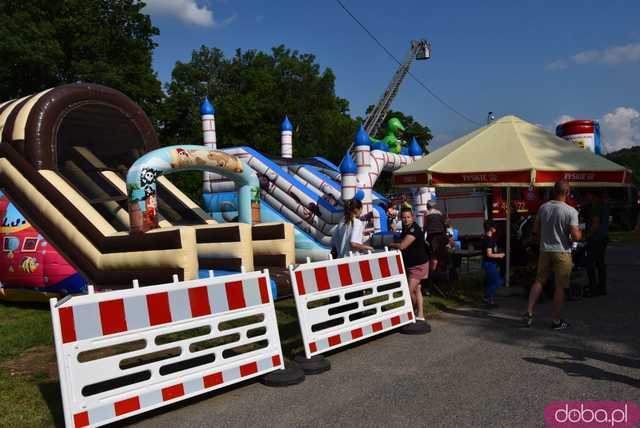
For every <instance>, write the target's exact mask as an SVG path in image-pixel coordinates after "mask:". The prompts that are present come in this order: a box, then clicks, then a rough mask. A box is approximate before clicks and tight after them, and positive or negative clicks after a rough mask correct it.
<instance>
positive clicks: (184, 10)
mask: <svg viewBox="0 0 640 428" xmlns="http://www.w3.org/2000/svg"><path fill="white" fill-rule="evenodd" d="M144 2H145V3H146V6H145V8H144V11H145V12H146V13H149V14H150V15H158V16H162V15H164V16H174V17H176V18H178V19H179V20H181V21H182V22H185V23H187V24H191V25H198V26H202V27H209V28H218V27H223V26H225V25H228V24H230V23H231V22H232V21H233V20H234V19H235V18H236V15H235V14H234V15H233V16H231V17H229V18H226V19H224V20H222V21H218V20H216V19H215V18H214V15H213V10H211V9H209V6H207V5H206V4H198V1H196V0H144Z"/></svg>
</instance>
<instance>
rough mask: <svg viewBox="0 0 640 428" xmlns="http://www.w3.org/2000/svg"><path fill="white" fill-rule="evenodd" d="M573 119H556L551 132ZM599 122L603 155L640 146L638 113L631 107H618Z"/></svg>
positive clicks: (570, 117) (567, 117)
mask: <svg viewBox="0 0 640 428" xmlns="http://www.w3.org/2000/svg"><path fill="white" fill-rule="evenodd" d="M573 119H574V117H573V116H570V115H567V114H563V115H562V116H560V117H558V118H557V119H556V120H555V122H554V126H553V130H552V132H555V128H556V126H558V125H559V124H561V123H564V122H568V121H570V120H573ZM584 119H586V118H584ZM599 122H600V131H601V134H602V149H603V151H604V152H605V153H611V152H615V151H616V150H620V149H624V148H626V147H632V146H637V145H640V111H638V110H636V109H634V108H633V107H618V108H616V109H615V110H613V111H612V112H609V113H607V114H605V115H604V116H602V117H601V118H600V119H599Z"/></svg>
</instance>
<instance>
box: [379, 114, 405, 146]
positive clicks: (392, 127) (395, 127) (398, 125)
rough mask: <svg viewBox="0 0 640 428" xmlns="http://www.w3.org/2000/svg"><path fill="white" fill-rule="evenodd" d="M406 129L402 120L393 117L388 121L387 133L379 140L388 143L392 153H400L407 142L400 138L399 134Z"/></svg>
mask: <svg viewBox="0 0 640 428" xmlns="http://www.w3.org/2000/svg"><path fill="white" fill-rule="evenodd" d="M404 131H405V129H404V126H403V125H402V122H400V119H398V118H397V117H392V118H391V119H389V121H388V122H387V133H386V134H385V136H384V137H383V138H382V140H380V141H379V142H380V143H382V144H386V145H387V147H389V151H390V152H391V153H395V154H399V153H400V151H401V150H402V146H404V145H406V144H407V142H406V141H404V140H401V139H400V138H398V136H399V134H400V133H401V132H404Z"/></svg>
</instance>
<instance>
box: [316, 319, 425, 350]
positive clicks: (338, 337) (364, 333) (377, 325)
mask: <svg viewBox="0 0 640 428" xmlns="http://www.w3.org/2000/svg"><path fill="white" fill-rule="evenodd" d="M412 321H413V312H407V313H404V314H401V315H394V316H392V317H389V318H386V319H382V320H377V321H375V322H373V323H371V324H367V325H365V326H362V327H357V328H351V329H349V330H346V331H343V332H340V333H337V334H336V333H334V334H332V335H330V336H327V337H324V338H322V339H318V340H315V341H313V342H309V343H308V344H307V347H308V351H309V354H310V355H316V354H321V353H323V352H326V351H328V350H331V349H333V348H337V347H340V346H344V345H346V344H348V343H351V342H356V341H358V340H362V339H366V338H367V337H371V336H375V335H377V334H380V333H384V332H385V331H388V330H391V329H393V328H396V327H399V326H401V325H404V324H408V323H410V322H412Z"/></svg>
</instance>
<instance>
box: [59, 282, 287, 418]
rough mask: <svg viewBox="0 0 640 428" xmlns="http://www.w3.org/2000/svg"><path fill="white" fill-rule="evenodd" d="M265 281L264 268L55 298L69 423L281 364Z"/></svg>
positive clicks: (151, 404) (172, 398)
mask: <svg viewBox="0 0 640 428" xmlns="http://www.w3.org/2000/svg"><path fill="white" fill-rule="evenodd" d="M269 283H270V281H269V273H268V271H264V272H251V273H242V274H237V275H229V276H223V277H215V278H214V277H210V278H205V279H198V280H193V281H184V282H173V283H168V284H162V285H153V286H148V287H136V288H132V289H127V290H119V291H111V292H105V293H90V294H87V295H82V296H73V297H72V298H70V299H63V300H61V301H60V302H58V301H57V300H56V299H51V302H50V303H51V316H52V321H53V332H54V341H55V345H56V355H57V359H58V370H59V373H60V388H61V391H62V399H63V407H64V416H65V423H66V425H67V427H84V426H99V425H104V424H107V423H111V422H114V421H117V420H119V419H123V418H126V417H129V416H132V415H135V414H139V413H142V412H146V411H149V410H151V409H155V408H158V407H161V406H164V405H166V404H169V403H174V402H176V401H180V400H183V399H186V398H188V397H192V396H196V395H199V394H202V393H205V392H207V391H211V390H214V389H217V388H221V387H224V386H227V385H231V384H234V383H237V382H240V381H243V380H246V379H250V378H252V377H256V376H260V375H263V374H265V373H268V372H271V371H273V370H276V369H281V368H283V367H284V366H283V358H282V349H281V346H280V337H279V334H278V326H277V322H276V315H275V309H274V306H273V298H272V296H271V287H269V286H268V284H269Z"/></svg>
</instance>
